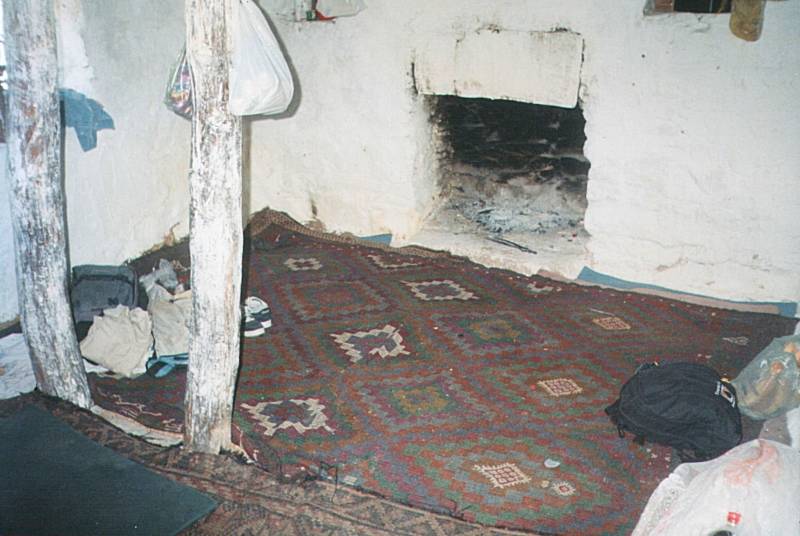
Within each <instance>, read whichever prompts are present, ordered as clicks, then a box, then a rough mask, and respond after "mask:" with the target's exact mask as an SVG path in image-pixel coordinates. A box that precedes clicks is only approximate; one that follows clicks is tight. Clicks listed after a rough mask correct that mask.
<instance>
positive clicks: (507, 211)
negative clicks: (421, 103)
mask: <svg viewBox="0 0 800 536" xmlns="http://www.w3.org/2000/svg"><path fill="white" fill-rule="evenodd" d="M428 98H429V99H430V101H429V102H428V104H429V110H430V113H431V122H432V125H433V127H434V137H435V143H436V146H437V148H438V169H439V172H438V173H439V184H438V188H439V194H440V204H439V208H438V210H437V211H436V212H435V213H434V214H432V215H431V217H430V218H429V219H428V221H427V222H426V224H425V227H424V230H423V232H422V233H421V235H420V236H421V237H422V240H420V241H419V242H423V243H424V242H427V244H428V245H434V243H435V245H437V246H440V245H442V243H443V242H445V241H446V237H445V235H444V234H443V233H447V234H448V235H449V236H450V237H451V240H452V242H454V244H453V245H452V246H449V245H448V249H450V250H451V251H453V252H456V253H460V254H465V255H468V256H471V257H475V256H476V255H477V256H479V257H480V256H481V255H483V256H484V257H487V258H490V261H491V262H489V264H495V265H500V266H504V267H509V268H512V269H517V268H518V267H519V265H520V262H518V261H520V260H521V257H520V255H523V256H524V255H528V258H527V260H526V261H524V262H523V263H522V264H523V265H524V266H523V269H522V271H533V268H546V269H549V270H551V271H557V272H560V273H562V274H564V275H575V270H576V269H577V270H579V269H580V268H581V267H582V266H583V265H584V262H585V257H586V249H585V247H584V245H585V243H586V241H587V239H588V235H587V234H586V232H585V231H584V228H583V217H584V213H585V212H586V206H587V201H586V184H587V180H588V171H589V167H590V163H589V160H588V159H587V158H586V157H585V156H584V154H583V145H584V143H585V141H586V135H585V134H584V127H585V124H586V121H585V119H584V117H583V112H582V110H581V109H580V107H578V106H576V107H575V108H571V109H568V108H560V107H556V106H545V105H538V104H530V103H524V102H517V101H510V100H491V99H484V98H462V97H457V96H450V95H445V96H441V95H438V96H430V97H428ZM454 235H458V238H457V239H456V238H453V236H454ZM467 236H469V237H470V238H469V240H470V245H469V246H463V247H461V246H459V245H458V244H459V243H462V242H464V240H465V237H467ZM431 237H435V238H434V239H431ZM489 242H491V243H493V244H492V248H493V249H492V250H491V251H489V246H487V243H489ZM502 248H506V249H508V248H515V249H516V250H517V251H515V252H514V253H513V254H510V255H511V256H512V257H514V260H513V262H510V263H505V262H502V260H501V262H496V261H497V259H498V258H499V257H502V256H503V255H504V254H505V253H503V251H504V250H503V249H502ZM526 263H527V264H526Z"/></svg>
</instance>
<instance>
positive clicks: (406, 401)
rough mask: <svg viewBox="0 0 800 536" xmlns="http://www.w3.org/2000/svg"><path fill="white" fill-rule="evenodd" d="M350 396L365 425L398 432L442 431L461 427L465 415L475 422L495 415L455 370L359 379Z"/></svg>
mask: <svg viewBox="0 0 800 536" xmlns="http://www.w3.org/2000/svg"><path fill="white" fill-rule="evenodd" d="M349 394H350V396H351V398H352V400H353V401H354V402H355V403H356V404H357V405H358V407H359V408H360V409H361V413H362V415H363V416H364V418H365V419H366V420H367V422H369V423H371V424H373V425H374V426H378V427H387V426H388V427H390V428H392V429H395V430H398V431H400V430H403V431H411V430H421V429H429V428H430V427H432V426H433V427H436V429H437V430H438V431H439V432H442V431H444V430H448V429H458V428H460V427H461V426H463V422H462V420H461V418H462V417H463V416H466V415H469V416H470V418H471V419H474V420H477V421H483V420H486V419H491V417H492V416H493V415H494V413H493V411H492V410H491V408H488V407H487V406H486V405H484V404H482V403H481V401H480V400H479V398H478V396H477V394H476V393H474V392H472V389H471V387H470V385H469V381H468V380H467V379H466V378H461V377H460V376H459V375H458V372H457V371H445V372H439V373H431V372H429V371H427V370H425V369H417V371H416V373H415V375H414V376H413V377H387V378H382V379H378V378H364V379H359V380H356V381H353V382H352V383H351V384H350V390H349ZM457 416H462V417H457Z"/></svg>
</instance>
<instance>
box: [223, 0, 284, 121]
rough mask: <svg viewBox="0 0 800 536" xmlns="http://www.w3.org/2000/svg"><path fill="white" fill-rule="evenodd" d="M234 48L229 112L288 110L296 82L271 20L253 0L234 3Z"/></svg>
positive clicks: (232, 40) (236, 0)
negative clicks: (270, 25)
mask: <svg viewBox="0 0 800 536" xmlns="http://www.w3.org/2000/svg"><path fill="white" fill-rule="evenodd" d="M231 7H232V18H231V32H232V39H231V42H232V50H231V57H230V81H229V87H230V95H229V102H228V111H229V112H230V113H232V114H234V115H270V114H277V113H281V112H283V111H285V110H286V109H287V108H288V107H289V103H290V102H291V101H292V96H293V95H294V83H293V82H292V75H291V72H290V71H289V66H288V65H287V64H286V59H285V58H284V57H283V52H281V48H280V45H278V41H277V40H276V39H275V36H274V35H273V34H272V30H271V29H270V27H269V23H268V22H267V19H266V18H265V17H264V14H263V13H262V12H261V10H260V9H259V7H258V6H257V5H256V4H254V3H253V1H252V0H233V1H232V2H231Z"/></svg>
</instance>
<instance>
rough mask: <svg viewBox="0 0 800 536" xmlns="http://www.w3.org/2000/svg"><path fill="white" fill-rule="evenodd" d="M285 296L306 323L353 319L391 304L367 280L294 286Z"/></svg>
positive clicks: (308, 283) (287, 287)
mask: <svg viewBox="0 0 800 536" xmlns="http://www.w3.org/2000/svg"><path fill="white" fill-rule="evenodd" d="M281 293H282V295H283V296H282V297H283V298H284V299H285V301H286V303H288V305H289V306H290V307H291V308H292V311H293V312H294V313H295V314H296V315H297V317H298V318H299V319H300V320H303V321H310V320H322V319H330V318H342V317H351V316H354V315H358V314H360V313H367V312H371V311H384V310H386V309H387V308H388V307H389V303H388V302H387V301H386V300H385V299H384V298H383V297H382V296H381V295H380V294H379V293H378V292H377V291H376V290H375V289H373V288H372V287H370V286H369V285H368V284H367V283H365V282H363V281H307V282H299V283H290V284H287V285H286V286H285V287H284V288H283V289H281ZM270 303H272V302H270Z"/></svg>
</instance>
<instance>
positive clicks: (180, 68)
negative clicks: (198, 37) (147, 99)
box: [164, 47, 193, 119]
mask: <svg viewBox="0 0 800 536" xmlns="http://www.w3.org/2000/svg"><path fill="white" fill-rule="evenodd" d="M164 104H166V105H167V108H169V109H170V110H172V111H173V112H175V113H176V114H178V115H179V116H181V117H185V118H186V119H191V118H192V107H193V106H192V104H193V99H192V71H191V69H190V68H189V59H188V58H187V57H186V48H185V47H184V48H183V49H182V50H181V54H180V56H178V61H177V62H176V63H175V67H174V68H173V69H172V75H171V76H170V77H169V82H168V83H167V90H166V92H165V95H164Z"/></svg>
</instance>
